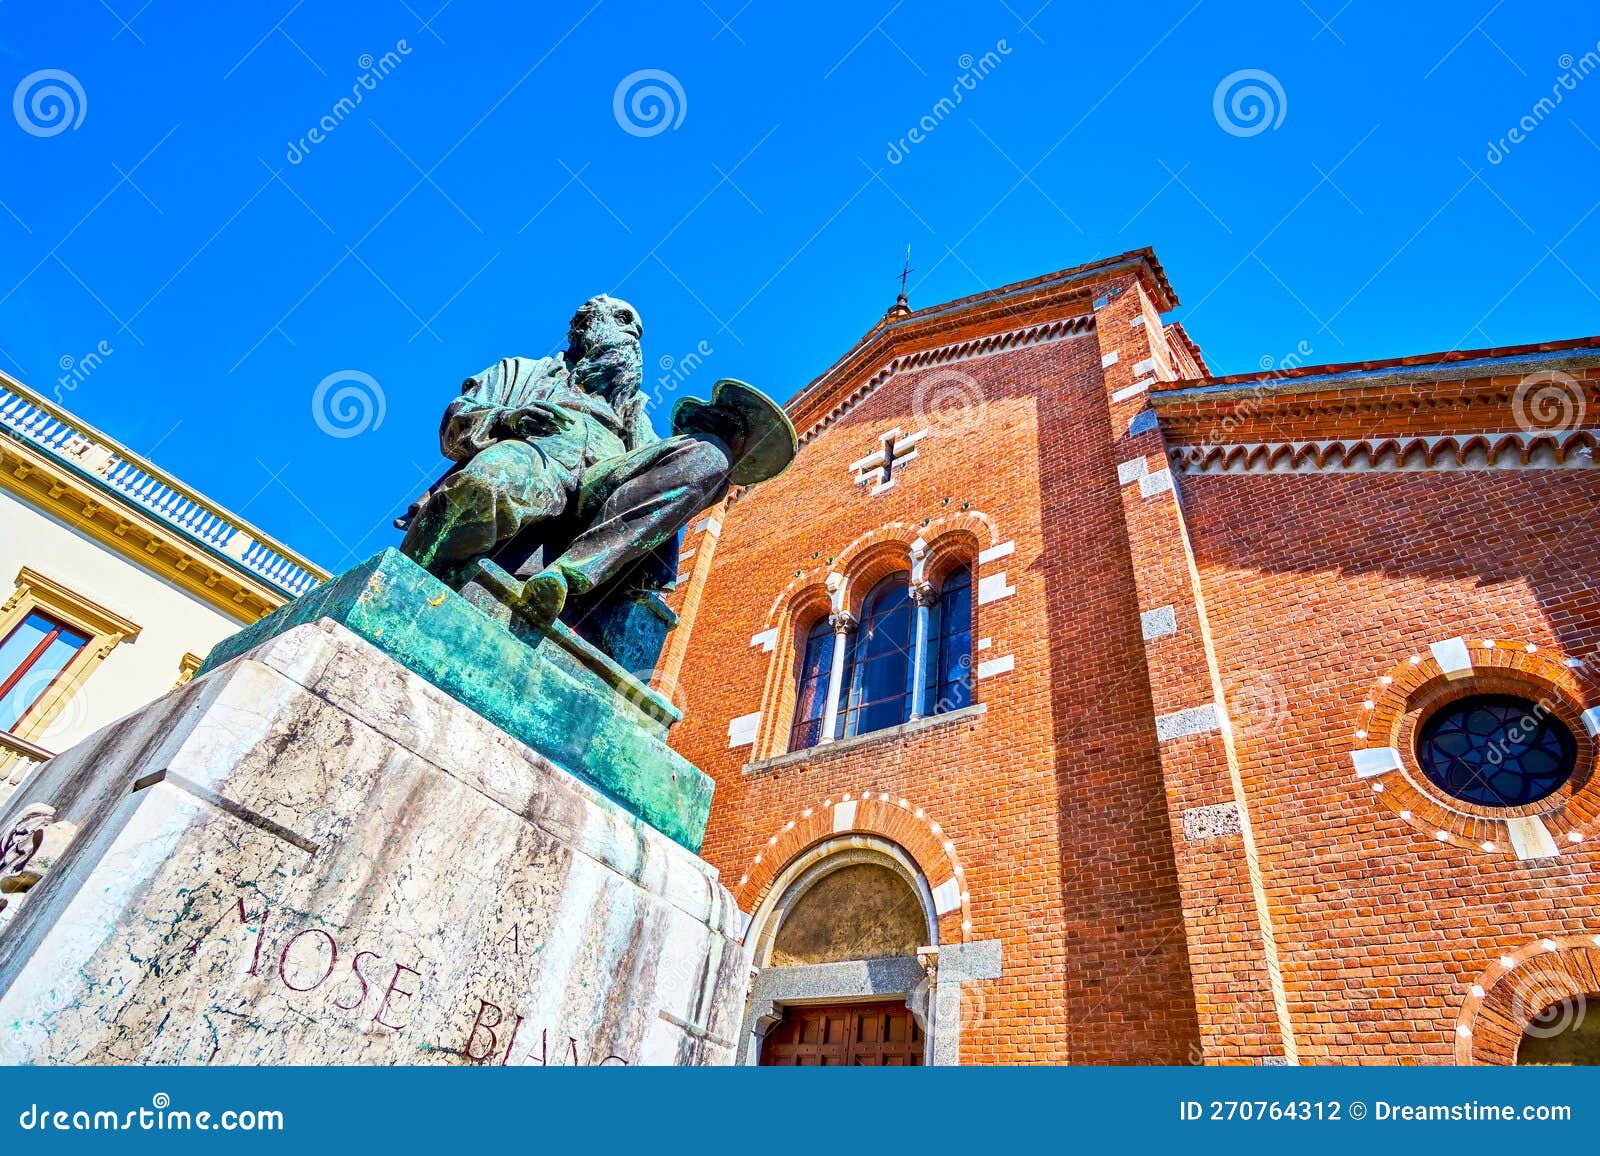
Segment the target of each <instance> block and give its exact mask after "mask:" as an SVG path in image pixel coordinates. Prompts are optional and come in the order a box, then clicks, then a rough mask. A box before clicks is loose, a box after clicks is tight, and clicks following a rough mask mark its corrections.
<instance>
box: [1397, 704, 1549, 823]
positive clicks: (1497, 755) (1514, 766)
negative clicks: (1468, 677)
mask: <svg viewBox="0 0 1600 1156" xmlns="http://www.w3.org/2000/svg"><path fill="white" fill-rule="evenodd" d="M1577 758H1578V744H1577V740H1576V739H1574V738H1573V736H1572V731H1571V730H1569V729H1568V728H1567V726H1566V724H1565V723H1563V722H1562V721H1561V720H1560V719H1559V718H1558V717H1556V715H1555V714H1554V712H1553V711H1552V710H1551V709H1550V708H1549V706H1548V705H1545V704H1542V703H1538V702H1535V701H1533V700H1531V699H1527V698H1523V697H1521V696H1519V695H1513V694H1474V695H1469V696H1467V697H1466V698H1459V699H1456V700H1454V701H1453V702H1447V703H1445V704H1444V705H1443V706H1441V707H1440V708H1439V709H1437V710H1435V711H1434V712H1433V713H1432V714H1430V715H1429V716H1428V717H1427V719H1426V720H1425V721H1424V722H1423V724H1422V726H1421V728H1420V729H1419V731H1418V734H1417V762H1418V764H1419V765H1420V766H1421V768H1422V771H1423V773H1424V774H1425V775H1427V777H1428V781H1429V782H1431V783H1432V784H1433V785H1434V786H1436V787H1438V788H1439V789H1440V790H1441V791H1443V792H1444V793H1445V794H1447V795H1449V796H1451V797H1452V798H1455V799H1460V800H1461V801H1462V802H1466V803H1472V804H1474V805H1476V806H1480V807H1525V806H1527V805H1528V804H1530V803H1537V802H1538V801H1539V800H1540V799H1544V798H1548V797H1549V796H1550V795H1553V794H1554V793H1555V792H1556V791H1558V790H1560V788H1561V787H1562V786H1564V785H1565V784H1566V782H1567V780H1569V779H1570V778H1572V773H1573V771H1574V770H1576V769H1577Z"/></svg>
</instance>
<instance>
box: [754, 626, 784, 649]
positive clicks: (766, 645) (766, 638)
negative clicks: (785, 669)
mask: <svg viewBox="0 0 1600 1156" xmlns="http://www.w3.org/2000/svg"><path fill="white" fill-rule="evenodd" d="M750 645H751V646H759V647H760V648H761V649H762V650H764V651H766V652H767V653H768V654H771V653H772V648H773V647H775V646H777V645H778V628H777V627H776V626H774V627H773V628H772V629H771V630H763V631H762V632H761V633H760V634H752V635H751V636H750Z"/></svg>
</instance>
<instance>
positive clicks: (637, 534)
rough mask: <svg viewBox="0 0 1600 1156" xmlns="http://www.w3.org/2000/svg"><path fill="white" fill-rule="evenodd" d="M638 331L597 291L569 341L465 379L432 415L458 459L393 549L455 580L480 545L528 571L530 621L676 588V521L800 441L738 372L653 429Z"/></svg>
mask: <svg viewBox="0 0 1600 1156" xmlns="http://www.w3.org/2000/svg"><path fill="white" fill-rule="evenodd" d="M643 332H644V327H643V324H642V322H641V321H640V318H639V314H638V311H637V310H635V309H634V308H633V307H632V306H631V305H629V304H628V303H627V302H625V301H619V300H617V299H615V298H613V297H607V296H604V295H602V296H599V297H594V298H591V299H590V300H588V301H586V302H584V304H583V305H582V306H581V307H580V308H579V309H578V312H577V313H576V314H575V315H574V316H573V318H572V324H571V326H570V328H569V329H568V334H567V337H568V347H567V351H566V353H565V354H564V355H562V356H558V357H546V358H539V359H532V358H526V357H509V358H505V359H504V360H502V361H500V362H498V363H497V364H495V365H493V366H491V367H490V368H488V369H486V370H484V371H483V372H482V373H480V374H478V375H477V376H475V377H471V378H468V379H467V381H466V383H465V384H464V385H463V386H462V393H461V396H460V397H458V398H456V399H455V400H454V401H452V402H451V403H450V405H449V407H448V408H447V409H446V410H445V415H444V421H443V423H442V424H441V426H440V429H439V446H440V449H441V450H442V452H443V453H444V455H445V457H447V458H450V459H451V460H452V461H454V462H455V465H453V466H452V467H451V468H450V469H449V471H447V472H446V473H445V475H444V476H443V477H441V478H440V479H439V480H438V481H437V482H436V483H435V484H434V485H433V486H432V487H431V488H430V489H429V490H428V492H427V493H426V494H425V495H423V497H422V498H421V499H419V500H418V501H417V502H416V503H415V504H414V505H413V506H412V507H411V510H410V511H409V512H408V514H407V515H406V517H405V518H402V519H400V520H399V521H398V522H397V523H396V525H397V526H399V527H400V528H402V529H404V530H405V531H406V536H405V541H404V542H403V544H402V545H401V550H402V551H404V553H406V554H407V555H409V556H410V557H411V558H413V559H414V560H415V561H417V562H418V563H420V564H421V565H423V566H424V567H426V568H427V569H428V570H429V571H431V572H432V573H433V574H435V575H436V576H438V577H439V578H441V579H443V580H444V581H445V582H446V583H448V584H450V585H452V586H456V587H458V588H459V587H461V586H462V585H463V584H464V583H466V582H467V581H469V580H470V579H471V578H472V576H473V575H474V574H475V573H478V572H480V571H481V569H482V568H481V567H478V566H477V563H478V562H479V561H480V560H485V559H486V560H489V561H491V562H493V563H494V564H495V565H497V566H498V567H500V568H501V569H502V570H504V571H509V572H510V574H511V575H514V576H515V577H516V578H518V579H524V581H522V582H521V585H520V588H517V589H513V590H511V591H510V592H509V594H508V595H503V596H505V597H507V599H508V600H509V601H510V602H512V603H513V604H514V605H515V608H516V610H517V612H518V614H519V615H520V617H521V618H522V619H523V620H524V621H526V622H530V623H533V624H535V625H548V624H549V623H551V622H553V621H555V619H556V618H557V617H558V616H561V615H562V612H563V610H567V611H568V612H569V615H570V613H571V611H572V609H573V607H574V605H577V606H579V607H582V608H583V609H584V610H585V611H586V612H589V611H593V610H594V609H595V608H597V607H600V606H602V605H605V604H612V605H614V604H616V603H617V602H618V601H619V600H622V601H627V600H630V599H632V600H637V599H639V598H641V597H645V596H649V595H652V594H653V593H654V592H658V591H664V590H669V589H671V587H672V583H673V580H674V579H675V577H676V575H677V553H678V550H677V543H678V531H679V530H681V529H682V528H683V526H684V525H685V524H686V523H687V522H688V520H689V519H690V518H692V517H693V516H694V515H695V514H696V513H698V512H700V511H701V510H704V509H706V508H707V507H708V506H710V505H712V504H713V503H715V502H717V501H719V500H720V499H721V498H722V497H723V496H724V495H725V494H726V493H727V489H728V487H729V485H730V484H733V485H741V486H749V485H754V484H755V483H757V482H760V481H763V480H765V479H767V478H770V477H773V476H775V475H776V474H778V473H780V472H781V471H782V470H783V469H784V468H786V467H787V466H788V464H789V462H790V461H792V460H793V458H794V455H795V453H796V450H797V445H796V440H795V432H794V427H793V426H792V425H791V424H790V422H789V420H788V418H787V417H786V416H785V415H784V413H783V411H782V410H781V409H779V408H778V407H777V406H775V405H774V404H773V403H772V402H771V401H769V400H768V399H767V398H766V397H765V396H764V395H762V394H761V393H759V392H758V391H756V390H754V389H751V388H750V387H749V386H747V385H744V384H742V383H740V382H736V381H731V380H723V381H719V382H717V383H716V386H715V387H714V390H713V394H712V400H711V402H710V403H705V402H700V401H694V400H687V399H686V400H683V401H679V402H678V403H677V405H676V406H675V407H674V409H673V415H672V430H673V433H672V436H670V437H667V438H665V439H662V438H658V437H657V436H656V434H655V432H654V431H653V430H652V429H651V427H650V423H649V420H648V418H647V416H646V413H645V397H644V394H643V393H641V392H640V387H641V386H642V384H643V376H644V357H643V354H642V352H641V350H640V346H639V341H640V337H641V336H642V334H643ZM502 585H503V584H502ZM663 611H664V608H663ZM573 625H574V626H575V627H576V626H577V625H578V624H577V623H576V622H575V623H574V624H573ZM613 657H616V656H615V655H613Z"/></svg>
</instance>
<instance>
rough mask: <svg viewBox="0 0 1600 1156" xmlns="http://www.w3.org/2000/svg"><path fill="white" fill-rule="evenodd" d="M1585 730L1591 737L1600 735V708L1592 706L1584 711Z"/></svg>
mask: <svg viewBox="0 0 1600 1156" xmlns="http://www.w3.org/2000/svg"><path fill="white" fill-rule="evenodd" d="M1580 717H1581V718H1582V719H1583V729H1584V730H1586V731H1588V732H1589V734H1590V735H1591V736H1597V735H1600V706H1592V707H1590V708H1589V709H1588V710H1586V711H1584V712H1583V714H1582V716H1580Z"/></svg>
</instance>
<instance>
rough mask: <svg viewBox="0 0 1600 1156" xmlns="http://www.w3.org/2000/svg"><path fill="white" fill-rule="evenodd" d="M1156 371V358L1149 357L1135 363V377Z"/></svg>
mask: <svg viewBox="0 0 1600 1156" xmlns="http://www.w3.org/2000/svg"><path fill="white" fill-rule="evenodd" d="M1155 371H1156V359H1155V358H1153V357H1147V358H1145V359H1144V360H1143V361H1140V362H1136V363H1135V364H1134V367H1133V376H1135V377H1143V376H1144V375H1145V374H1147V373H1154V372H1155Z"/></svg>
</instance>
